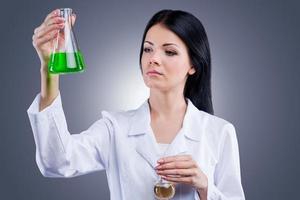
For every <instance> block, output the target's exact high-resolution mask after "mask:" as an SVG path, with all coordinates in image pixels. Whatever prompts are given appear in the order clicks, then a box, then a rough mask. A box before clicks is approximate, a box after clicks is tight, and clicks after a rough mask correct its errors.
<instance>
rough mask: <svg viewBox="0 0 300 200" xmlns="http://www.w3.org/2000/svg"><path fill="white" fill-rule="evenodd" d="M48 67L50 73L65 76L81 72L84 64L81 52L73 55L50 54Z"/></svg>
mask: <svg viewBox="0 0 300 200" xmlns="http://www.w3.org/2000/svg"><path fill="white" fill-rule="evenodd" d="M48 67H49V68H48V69H49V72H50V73H53V74H67V73H75V72H82V71H83V70H84V68H85V64H84V60H83V56H82V54H81V52H80V51H78V52H75V53H54V54H51V55H50V61H49V64H48Z"/></svg>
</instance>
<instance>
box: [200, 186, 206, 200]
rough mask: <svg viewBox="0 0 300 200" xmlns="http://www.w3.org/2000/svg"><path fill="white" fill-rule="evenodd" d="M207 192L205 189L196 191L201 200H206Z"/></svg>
mask: <svg viewBox="0 0 300 200" xmlns="http://www.w3.org/2000/svg"><path fill="white" fill-rule="evenodd" d="M207 191H208V188H207V187H206V188H200V189H197V193H198V196H199V197H200V199H201V200H207Z"/></svg>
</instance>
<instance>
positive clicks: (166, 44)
mask: <svg viewBox="0 0 300 200" xmlns="http://www.w3.org/2000/svg"><path fill="white" fill-rule="evenodd" d="M145 43H149V44H151V45H154V44H153V43H152V42H150V41H145ZM170 45H175V46H177V47H178V45H177V44H174V43H165V44H163V45H162V46H163V47H164V46H170Z"/></svg>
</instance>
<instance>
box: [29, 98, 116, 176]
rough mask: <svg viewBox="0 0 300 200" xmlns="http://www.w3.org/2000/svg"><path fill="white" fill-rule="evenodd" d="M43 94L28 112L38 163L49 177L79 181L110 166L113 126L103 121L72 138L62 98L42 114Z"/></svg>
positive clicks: (42, 171) (105, 119) (107, 121)
mask: <svg viewBox="0 0 300 200" xmlns="http://www.w3.org/2000/svg"><path fill="white" fill-rule="evenodd" d="M39 102H40V94H38V95H37V96H36V98H35V99H34V101H33V103H32V104H31V106H30V107H29V109H28V110H27V113H28V116H29V120H30V124H31V127H32V131H33V136H34V141H35V145H36V162H37V165H38V167H39V169H40V171H41V173H42V174H43V175H44V176H45V177H75V176H79V175H82V174H87V173H91V172H94V171H98V170H103V169H105V168H106V167H107V165H108V155H109V147H110V134H111V132H112V125H111V123H110V121H109V120H108V119H107V118H105V117H103V118H101V119H100V120H98V121H96V122H95V123H94V124H92V125H91V126H90V127H89V128H88V129H87V130H86V131H83V132H81V133H80V134H70V133H69V131H68V127H67V123H66V118H65V114H64V111H63V108H62V103H61V96H60V94H59V95H58V96H57V97H56V99H55V100H54V101H53V102H52V104H51V105H49V106H48V107H47V108H45V109H44V110H42V111H41V112H39Z"/></svg>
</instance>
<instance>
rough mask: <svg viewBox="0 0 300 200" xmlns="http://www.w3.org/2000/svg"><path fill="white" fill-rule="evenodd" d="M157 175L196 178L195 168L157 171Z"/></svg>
mask: <svg viewBox="0 0 300 200" xmlns="http://www.w3.org/2000/svg"><path fill="white" fill-rule="evenodd" d="M157 173H158V174H159V175H163V176H171V177H177V176H178V177H182V176H197V175H198V171H197V168H190V169H167V170H158V171H157Z"/></svg>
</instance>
